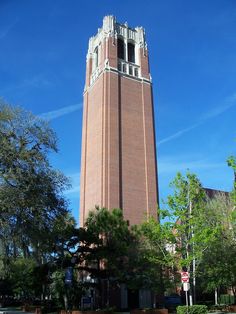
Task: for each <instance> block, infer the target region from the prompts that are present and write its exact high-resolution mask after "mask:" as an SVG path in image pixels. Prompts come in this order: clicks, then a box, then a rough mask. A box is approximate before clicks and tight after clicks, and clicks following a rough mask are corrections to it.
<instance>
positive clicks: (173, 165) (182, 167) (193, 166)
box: [158, 158, 226, 174]
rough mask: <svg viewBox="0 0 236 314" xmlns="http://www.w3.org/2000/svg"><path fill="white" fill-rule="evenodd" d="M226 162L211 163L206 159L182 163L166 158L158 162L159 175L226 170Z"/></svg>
mask: <svg viewBox="0 0 236 314" xmlns="http://www.w3.org/2000/svg"><path fill="white" fill-rule="evenodd" d="M225 167H226V163H225V162H211V161H209V160H206V159H200V160H193V161H182V160H176V159H170V158H166V159H165V158H164V159H161V160H159V162H158V173H159V174H166V173H176V172H178V171H180V172H181V171H187V170H190V171H191V172H192V171H197V170H204V169H206V170H209V169H218V168H225Z"/></svg>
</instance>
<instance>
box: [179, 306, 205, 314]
mask: <svg viewBox="0 0 236 314" xmlns="http://www.w3.org/2000/svg"><path fill="white" fill-rule="evenodd" d="M206 313H207V306H206V305H192V306H186V305H183V306H182V305H181V306H178V307H177V314H206Z"/></svg>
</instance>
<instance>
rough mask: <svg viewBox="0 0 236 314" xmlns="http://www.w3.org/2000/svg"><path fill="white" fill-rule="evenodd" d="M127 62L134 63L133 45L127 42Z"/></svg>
mask: <svg viewBox="0 0 236 314" xmlns="http://www.w3.org/2000/svg"><path fill="white" fill-rule="evenodd" d="M128 62H133V63H135V46H134V44H133V43H128Z"/></svg>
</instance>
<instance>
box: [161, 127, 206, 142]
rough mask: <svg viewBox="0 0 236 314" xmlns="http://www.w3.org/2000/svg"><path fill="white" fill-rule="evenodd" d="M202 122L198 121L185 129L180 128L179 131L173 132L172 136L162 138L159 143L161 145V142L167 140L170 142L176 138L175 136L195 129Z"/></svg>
mask: <svg viewBox="0 0 236 314" xmlns="http://www.w3.org/2000/svg"><path fill="white" fill-rule="evenodd" d="M200 124H201V123H200V122H199V123H196V124H194V125H192V126H190V127H188V128H185V129H182V130H180V131H177V132H176V133H174V134H172V135H170V136H168V137H165V138H163V139H162V140H160V141H159V142H158V143H157V144H158V145H161V144H163V143H166V142H169V141H171V140H174V139H175V138H178V137H180V136H182V135H183V134H184V133H187V132H189V131H190V130H192V129H195V128H196V127H198V126H199V125H200Z"/></svg>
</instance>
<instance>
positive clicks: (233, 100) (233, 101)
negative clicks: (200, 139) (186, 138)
mask: <svg viewBox="0 0 236 314" xmlns="http://www.w3.org/2000/svg"><path fill="white" fill-rule="evenodd" d="M235 105H236V94H233V95H232V96H230V97H228V98H226V99H225V101H224V103H223V104H222V105H220V106H218V107H214V108H213V109H212V110H210V111H208V112H206V113H205V114H203V115H202V117H201V118H200V119H199V121H198V122H197V123H195V124H193V125H191V126H189V127H187V128H184V129H182V130H179V131H177V132H175V133H174V134H172V135H170V136H167V137H165V138H163V139H162V140H160V141H159V142H158V143H157V144H158V145H161V144H163V143H166V142H169V141H172V140H174V139H176V138H178V137H181V136H182V135H183V134H185V133H187V132H189V131H191V130H193V129H195V128H197V127H198V126H200V125H201V124H203V123H204V122H206V121H207V120H210V119H212V118H215V117H217V116H219V115H221V114H223V113H224V112H225V111H227V110H229V109H230V108H231V107H233V106H235Z"/></svg>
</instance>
